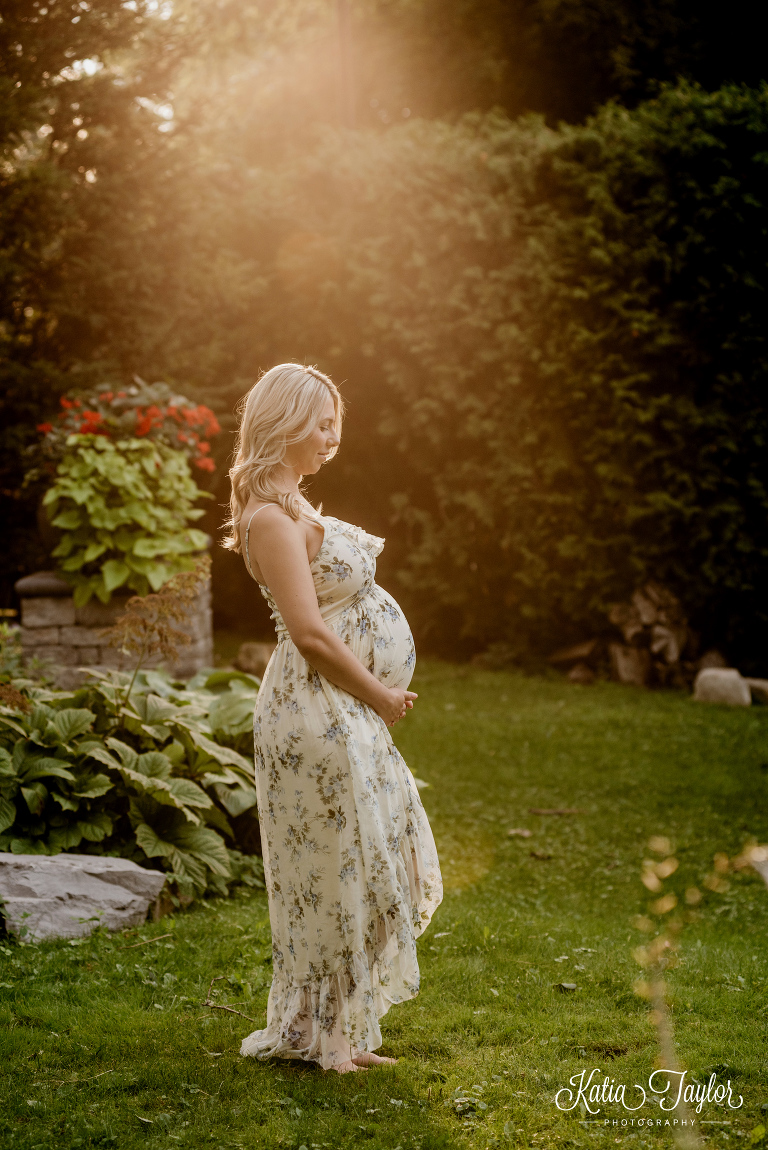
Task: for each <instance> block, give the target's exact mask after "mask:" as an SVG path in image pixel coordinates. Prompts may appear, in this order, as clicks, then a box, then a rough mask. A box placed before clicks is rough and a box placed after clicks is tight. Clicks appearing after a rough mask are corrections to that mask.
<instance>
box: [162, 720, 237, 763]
mask: <svg viewBox="0 0 768 1150" xmlns="http://www.w3.org/2000/svg"><path fill="white" fill-rule="evenodd" d="M176 725H177V726H179V727H180V726H182V725H183V726H184V729H185V730H186V731H187V732H188V733H189V737H190V738H191V740H192V742H193V743H194V744H195V746H197V747H199V748H200V750H202V751H205V753H206V754H207V755H209V756H210V757H211V758H212V759H214V760H215V761H216V762H217V763H223V764H224V765H225V766H233V767H240V769H241V770H243V771H246V772H249V773H250V774H253V764H252V763H249V762H248V760H247V759H246V758H245V756H244V755H240V754H238V753H237V751H233V750H232V749H231V748H230V747H222V746H220V745H219V743H215V742H214V741H213V739H209V738H207V737H206V736H205V735H203V734H201V732H200V731H198V730H197V729H196V728H195V727H193V726H191V725H188V724H186V723H184V724H182V722H180V721H179V720H178V719H177V721H176Z"/></svg>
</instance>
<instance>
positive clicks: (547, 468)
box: [243, 86, 768, 660]
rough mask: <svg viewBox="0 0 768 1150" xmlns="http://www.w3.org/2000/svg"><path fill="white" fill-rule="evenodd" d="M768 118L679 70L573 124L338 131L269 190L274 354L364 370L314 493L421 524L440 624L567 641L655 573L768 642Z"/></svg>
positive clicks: (485, 637)
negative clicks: (653, 93)
mask: <svg viewBox="0 0 768 1150" xmlns="http://www.w3.org/2000/svg"><path fill="white" fill-rule="evenodd" d="M767 134H768V94H766V92H765V91H764V90H763V91H760V92H753V91H748V90H741V89H725V90H723V91H721V92H719V93H716V94H714V95H708V94H706V93H704V92H702V91H701V90H700V89H696V88H691V87H686V86H681V87H678V88H675V89H668V90H665V91H664V92H662V93H661V94H660V95H659V97H658V99H656V100H653V101H650V102H648V103H647V104H644V105H641V106H640V107H639V108H638V109H636V110H635V111H633V112H629V111H627V110H625V109H623V108H621V107H618V106H615V105H611V106H609V107H607V108H606V109H605V110H603V111H602V112H601V113H600V114H599V115H598V116H596V117H595V118H594V119H592V120H590V121H589V122H588V123H587V124H585V125H584V126H576V127H561V128H560V129H559V130H557V131H553V130H550V129H547V128H546V127H545V126H544V125H543V124H542V123H541V122H540V121H538V120H534V119H529V120H523V121H519V122H511V121H509V120H507V119H506V118H504V117H502V116H498V115H493V116H489V117H470V118H467V119H466V120H464V121H462V122H461V123H460V124H458V125H456V126H449V125H446V124H441V123H427V122H419V123H415V124H413V125H409V126H406V127H401V128H399V129H397V130H393V131H391V132H389V133H388V134H387V135H386V136H384V137H381V136H376V135H372V134H355V135H344V136H338V135H336V134H333V135H330V134H329V135H327V136H326V137H325V140H324V142H323V145H322V146H321V147H320V148H319V149H318V150H317V151H315V152H314V153H313V154H311V155H310V156H308V157H306V158H303V159H302V160H301V161H296V162H293V163H291V164H289V165H286V168H285V170H284V172H283V175H282V183H277V184H275V183H273V184H272V185H270V183H269V181H267V180H266V179H265V180H264V181H258V180H257V181H254V182H253V184H252V186H250V187H249V189H248V191H247V196H244V199H243V214H247V215H249V216H250V217H251V218H254V219H258V220H259V226H260V228H261V229H262V231H261V232H260V233H259V234H258V235H257V236H256V237H255V238H254V244H253V248H252V249H251V251H252V254H253V256H254V258H255V255H256V252H257V251H258V250H259V247H260V245H261V244H262V242H263V235H264V234H269V235H271V236H277V237H278V238H279V240H280V242H279V244H278V246H277V248H276V251H275V256H274V263H273V265H272V273H271V279H270V280H269V281H268V286H267V288H266V289H265V291H264V300H265V309H266V310H265V311H264V313H263V315H264V330H265V335H264V339H265V341H269V340H270V336H269V334H268V331H267V329H268V328H269V327H270V326H271V327H272V330H273V331H274V330H278V325H277V324H275V317H276V314H277V313H278V312H279V311H280V310H281V309H283V308H285V307H286V306H287V305H286V304H285V302H284V299H285V297H286V296H288V297H289V298H290V299H291V300H292V301H295V302H294V305H293V306H294V307H295V311H294V313H293V314H294V326H293V328H291V329H288V330H286V329H285V328H281V329H279V331H280V338H281V340H282V341H283V342H282V343H277V342H276V341H275V340H274V337H272V342H271V346H272V347H273V349H274V350H273V353H272V355H271V357H270V358H272V359H278V358H281V357H280V354H279V353H280V351H281V350H283V349H287V348H288V347H291V346H293V347H299V348H303V347H312V348H313V349H314V350H315V352H316V353H318V358H319V359H320V362H321V364H322V365H323V366H324V367H330V369H331V370H332V371H333V373H334V374H335V376H336V378H338V379H340V380H344V379H348V380H349V382H348V383H347V384H345V387H344V391H345V394H346V395H347V396H348V398H349V401H350V416H349V421H348V430H347V432H346V439H345V441H344V443H343V446H342V452H341V455H340V459H339V463H338V464H336V463H334V465H333V467H332V468H331V469H329V471H328V472H327V473H323V475H322V476H321V477H320V480H319V482H318V484H317V486H316V488H315V489H314V490H316V491H317V492H319V493H320V494H322V495H323V497H324V498H325V500H326V505H329V504H330V506H331V507H333V508H334V509H336V508H338V507H339V506H341V507H342V509H343V510H342V513H343V514H347V515H348V517H352V516H355V515H356V516H361V517H364V518H365V519H366V521H367V522H368V523H369V524H371V526H373V527H374V528H376V529H378V530H380V531H381V533H382V534H393V535H394V536H395V538H394V540H393V542H394V543H395V544H396V549H397V548H399V554H396V560H395V562H394V563H392V561H391V558H389V556H388V553H387V552H385V555H384V560H385V570H389V571H390V573H391V572H392V571H393V568H395V567H396V568H397V569H398V570H399V574H400V576H401V590H402V592H403V594H404V595H405V596H406V597H407V600H408V609H409V612H410V613H412V615H413V618H414V621H415V622H416V623H417V624H418V626H419V629H420V631H421V633H422V634H423V633H424V631H425V629H427V628H429V629H430V630H431V635H432V640H431V641H432V642H437V641H438V639H439V637H440V636H442V637H443V638H442V641H443V642H445V643H446V644H450V649H452V650H454V651H455V650H456V649H457V646H456V642H457V635H458V637H459V639H460V640H461V639H462V637H463V639H464V640H466V643H465V647H464V649H465V650H471V649H473V648H474V649H477V648H478V647H479V646H482V645H483V644H484V643H487V642H489V641H490V640H491V639H502V640H505V641H507V642H508V643H510V644H511V645H513V646H514V647H516V648H518V649H520V650H525V649H526V648H528V649H538V650H540V651H542V650H543V651H544V652H545V653H546V651H547V649H548V648H549V649H551V648H552V646H553V645H555V644H557V643H559V642H562V641H564V640H565V639H567V638H568V637H569V636H572V637H574V638H578V637H579V636H583V635H584V632H585V630H587V631H589V630H594V629H596V628H597V629H600V628H601V627H604V626H605V612H606V610H607V606H608V604H609V603H610V602H611V600H614V599H621V598H624V597H625V596H626V595H627V594H628V593H629V592H631V590H632V589H633V587H634V586H635V585H636V584H637V583H638V582H640V581H642V580H643V579H645V578H647V577H648V576H651V577H654V578H657V579H660V580H661V581H662V582H665V583H668V584H669V585H671V586H672V588H673V589H674V590H675V591H676V592H677V593H678V594H679V596H680V598H681V600H682V602H683V604H684V607H685V609H686V610H687V611H688V612H690V614H691V615H692V616H693V619H694V623H695V624H696V625H697V626H699V627H700V628H701V629H702V630H703V631H704V633H705V637H706V639H707V640H708V641H710V642H712V641H715V642H719V643H724V644H725V645H726V648H727V649H728V650H729V651H730V652H731V653H732V655H733V657H736V658H739V659H740V660H748V659H750V658H753V659H754V658H756V657H758V655H759V652H761V651H762V650H763V649H764V645H765V640H766V637H768V630H767V628H768V615H767V614H766V609H765V605H764V603H763V597H762V594H761V590H760V588H761V585H762V582H763V580H764V578H765V574H764V573H765V570H766V561H767V560H768V535H767V534H766V522H767V516H766V511H767V510H768V506H767V504H766V498H767V497H766V487H765V457H764V452H765V442H766V435H767V434H768V411H766V406H765V396H764V394H763V392H764V389H763V385H762V379H763V377H764V373H765V370H766V366H768V365H767V364H766V344H765V319H766V315H765V293H766V287H767V286H768V285H767V284H766V273H765V268H766V265H767V264H768V259H767V258H766V257H767V256H768V252H767V250H766V239H767V236H766V225H765V205H766V202H767V201H768V169H767V168H766V160H765V156H766V149H765V143H766V135H767ZM270 308H271V309H272V310H271V311H270V310H269V309H270ZM282 358H284V357H282ZM371 520H373V522H371ZM390 556H391V552H390ZM388 558H389V562H390V565H389V567H388V568H387V567H386V562H387V560H388ZM459 649H461V648H460V647H459Z"/></svg>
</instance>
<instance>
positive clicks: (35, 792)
mask: <svg viewBox="0 0 768 1150" xmlns="http://www.w3.org/2000/svg"><path fill="white" fill-rule="evenodd" d="M21 793H22V795H23V796H24V801H25V803H26V804H27V807H28V808H29V813H30V814H32V815H39V814H40V812H41V811H42V809H43V807H44V806H45V800H46V799H47V798H48V788H47V787H45V786H44V785H43V784H42V783H40V782H37V783H31V784H30V785H29V786H28V787H22V788H21Z"/></svg>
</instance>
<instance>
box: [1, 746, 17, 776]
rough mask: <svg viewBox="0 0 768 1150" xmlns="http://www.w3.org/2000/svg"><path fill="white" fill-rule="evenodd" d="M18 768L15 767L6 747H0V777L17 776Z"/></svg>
mask: <svg viewBox="0 0 768 1150" xmlns="http://www.w3.org/2000/svg"><path fill="white" fill-rule="evenodd" d="M15 774H16V768H15V767H14V765H13V759H12V758H11V756H10V755H9V754H8V752H7V751H6V749H5V747H0V775H15Z"/></svg>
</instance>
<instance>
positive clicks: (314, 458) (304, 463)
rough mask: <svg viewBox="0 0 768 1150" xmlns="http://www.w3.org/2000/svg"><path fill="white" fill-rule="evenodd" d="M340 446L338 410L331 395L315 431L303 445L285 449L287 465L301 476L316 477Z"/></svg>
mask: <svg viewBox="0 0 768 1150" xmlns="http://www.w3.org/2000/svg"><path fill="white" fill-rule="evenodd" d="M338 446H339V437H338V435H337V434H336V409H335V408H334V406H333V400H332V398H331V396H330V395H329V396H328V398H327V399H326V401H325V406H324V408H323V410H322V412H321V415H320V419H319V420H318V421H317V424H316V425H315V428H314V430H313V431H312V433H311V434H310V435H309V437H308V438H307V439H305V440H303V441H302V442H301V443H292V444H291V445H290V446H289V447H287V448H286V449H285V463H286V465H287V466H288V467H290V468H292V470H294V471H297V472H298V473H299V474H300V475H314V474H315V472H316V471H319V470H320V468H321V467H322V465H323V464H324V463H325V461H326V459H327V458H328V454H329V452H331V451H333V449H334V447H338Z"/></svg>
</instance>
